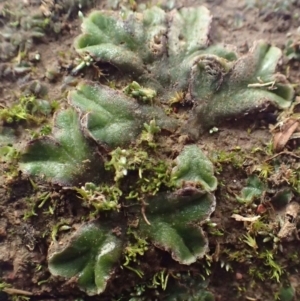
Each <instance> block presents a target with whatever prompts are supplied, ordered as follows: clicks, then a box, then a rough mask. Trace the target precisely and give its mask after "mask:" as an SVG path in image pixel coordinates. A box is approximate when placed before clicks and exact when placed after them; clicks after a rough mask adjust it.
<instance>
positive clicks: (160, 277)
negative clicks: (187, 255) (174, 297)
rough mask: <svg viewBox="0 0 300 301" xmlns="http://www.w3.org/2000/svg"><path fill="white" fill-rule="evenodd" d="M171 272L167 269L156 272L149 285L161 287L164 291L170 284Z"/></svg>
mask: <svg viewBox="0 0 300 301" xmlns="http://www.w3.org/2000/svg"><path fill="white" fill-rule="evenodd" d="M169 276H170V274H168V273H167V272H166V270H161V271H159V272H157V273H155V274H154V276H153V278H152V284H151V286H149V287H150V288H158V287H159V288H161V289H162V290H163V291H165V290H166V288H167V285H168V280H169Z"/></svg>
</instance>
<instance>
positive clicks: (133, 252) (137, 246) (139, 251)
mask: <svg viewBox="0 0 300 301" xmlns="http://www.w3.org/2000/svg"><path fill="white" fill-rule="evenodd" d="M127 234H128V235H131V237H132V240H133V241H134V243H132V242H128V244H127V246H126V248H125V263H123V267H125V268H127V269H129V270H131V271H133V272H135V273H136V274H137V275H138V276H139V277H140V278H142V277H143V272H141V271H140V270H137V269H135V268H133V267H132V266H129V265H130V264H131V263H132V262H138V263H139V259H138V256H143V255H144V254H145V252H146V251H147V250H148V242H147V241H146V240H145V239H143V238H140V237H139V236H138V235H137V233H136V232H135V231H133V230H132V229H131V228H129V229H128V231H127Z"/></svg>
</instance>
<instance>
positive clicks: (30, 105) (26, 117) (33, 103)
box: [0, 95, 52, 124]
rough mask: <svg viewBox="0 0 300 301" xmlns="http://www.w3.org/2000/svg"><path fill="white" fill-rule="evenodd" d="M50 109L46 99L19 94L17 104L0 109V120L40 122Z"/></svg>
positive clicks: (7, 121) (6, 121)
mask: <svg viewBox="0 0 300 301" xmlns="http://www.w3.org/2000/svg"><path fill="white" fill-rule="evenodd" d="M51 111H52V108H51V105H50V104H49V102H48V101H46V100H40V99H36V97H35V96H34V95H28V96H21V97H20V99H19V102H18V103H17V104H15V105H13V106H11V107H9V108H2V109H0V120H2V121H3V122H5V123H13V122H20V121H29V122H34V123H37V124H40V123H41V122H43V121H44V119H45V118H44V117H46V116H48V115H49V114H50V113H51Z"/></svg>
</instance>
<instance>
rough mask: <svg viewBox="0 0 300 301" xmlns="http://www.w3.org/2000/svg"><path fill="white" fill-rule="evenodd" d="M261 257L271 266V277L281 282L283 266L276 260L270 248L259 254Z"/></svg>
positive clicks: (266, 264)
mask: <svg viewBox="0 0 300 301" xmlns="http://www.w3.org/2000/svg"><path fill="white" fill-rule="evenodd" d="M259 258H260V259H262V260H263V262H264V265H265V266H267V267H268V268H270V271H269V273H268V274H269V277H270V278H271V279H275V280H276V281H277V282H280V277H281V275H282V274H283V272H284V271H283V269H282V267H281V266H280V265H279V264H278V263H277V262H276V261H275V260H274V254H273V253H272V251H270V250H265V251H264V252H261V253H260V254H259Z"/></svg>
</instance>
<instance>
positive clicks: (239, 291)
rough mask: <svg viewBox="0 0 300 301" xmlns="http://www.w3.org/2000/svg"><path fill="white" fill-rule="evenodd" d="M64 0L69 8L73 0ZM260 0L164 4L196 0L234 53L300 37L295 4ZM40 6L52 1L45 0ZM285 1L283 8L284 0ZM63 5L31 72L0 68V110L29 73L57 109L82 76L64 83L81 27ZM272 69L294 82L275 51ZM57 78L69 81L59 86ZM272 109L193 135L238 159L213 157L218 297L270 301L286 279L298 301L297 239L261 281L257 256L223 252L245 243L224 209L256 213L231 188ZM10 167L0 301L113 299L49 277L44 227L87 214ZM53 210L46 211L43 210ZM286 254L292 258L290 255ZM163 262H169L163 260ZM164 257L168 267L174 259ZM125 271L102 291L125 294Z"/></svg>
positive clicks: (0, 229) (1, 190) (292, 66)
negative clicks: (276, 272)
mask: <svg viewBox="0 0 300 301" xmlns="http://www.w3.org/2000/svg"><path fill="white" fill-rule="evenodd" d="M20 2H22V3H20ZM54 2H57V1H54ZM69 2H70V3H71V4H70V5H71V6H72V5H73V4H72V3H73V2H72V1H69ZM100 2H101V1H98V2H97V1H95V2H94V3H93V4H91V5H90V6H89V7H88V8H85V9H83V13H84V14H88V12H89V11H90V10H92V9H99V8H102V7H105V5H104V4H103V3H100ZM137 2H138V1H137ZM268 2H269V1H250V0H248V1H239V0H224V1H218V0H216V1H213V0H211V1H192V0H191V1H189V0H187V1H186V0H181V1H173V2H172V3H173V4H172V3H171V1H170V3H169V4H168V5H171V6H175V7H182V6H193V5H198V4H199V3H201V4H203V5H205V6H207V7H208V8H209V9H210V11H211V13H212V15H213V17H214V18H213V24H212V30H211V36H210V39H211V42H212V43H217V42H218V43H226V44H231V45H234V46H235V47H236V48H237V49H238V51H239V52H240V53H241V54H244V53H246V52H247V51H248V50H249V49H250V48H251V47H252V44H253V42H254V41H257V40H260V39H264V40H267V41H268V42H270V43H271V44H273V45H275V46H277V47H279V48H281V49H282V50H283V51H285V45H286V43H287V41H288V40H289V39H291V40H297V39H298V38H299V34H300V29H299V28H300V18H299V16H300V4H297V3H295V4H291V3H290V2H291V1H274V4H273V5H270V4H268ZM45 3H50V4H51V1H45ZM284 3H288V5H286V6H285V5H284ZM8 4H9V8H10V9H11V10H13V11H14V12H15V11H18V10H19V11H21V10H23V11H24V10H26V11H28V13H29V14H33V12H39V13H40V10H41V8H40V4H41V3H40V1H31V0H27V1H25V0H24V1H0V12H1V11H3V9H4V8H5V6H7V5H8ZM14 4H15V6H14ZM50 4H48V6H49V7H51V5H50ZM125 4H126V3H125ZM127 5H128V4H127ZM168 5H167V6H168ZM116 7H118V6H116ZM55 9H57V12H56V11H55ZM68 12H69V10H68V9H66V10H59V8H53V14H54V15H55V16H56V17H55V18H54V19H53V20H52V21H51V22H53V23H55V22H57V23H59V24H60V29H59V33H55V31H54V30H53V28H51V29H50V30H49V31H48V32H47V34H46V35H45V36H44V37H43V38H42V39H38V40H37V39H33V42H32V46H31V47H30V49H29V53H31V54H33V55H35V54H39V55H40V59H39V60H37V61H33V63H32V64H33V65H34V72H31V73H29V74H25V75H15V74H14V73H13V72H8V73H7V74H5V75H3V74H2V76H1V77H0V78H1V81H0V106H1V107H6V106H9V105H11V104H12V103H13V102H15V101H17V99H18V97H17V96H18V95H20V93H22V91H24V89H27V88H28V86H29V85H30V83H31V82H32V81H34V80H38V81H39V82H40V83H41V84H42V85H44V86H45V87H46V88H47V91H48V92H47V94H46V96H45V97H46V98H47V99H50V100H57V101H58V102H59V103H60V104H61V106H64V101H65V97H66V91H67V90H68V89H69V87H72V86H73V85H75V84H76V82H77V81H79V80H80V75H79V76H77V77H76V78H75V80H74V81H72V82H71V83H70V84H69V85H66V84H64V82H66V78H67V76H69V75H70V71H71V70H72V68H74V66H75V65H76V53H75V51H74V49H73V48H72V44H73V41H74V38H75V37H76V36H77V35H78V34H79V33H80V24H81V20H80V19H79V18H78V15H77V12H78V9H77V8H76V7H75V8H74V11H73V12H71V13H70V16H69V17H68V18H67V17H66V15H67V14H68ZM6 22H10V21H9V20H8V18H6V17H4V16H2V17H1V18H0V33H1V31H2V30H3V29H4V27H5V26H6V25H7V24H6ZM0 48H1V46H0ZM17 55H18V51H15V52H14V56H12V57H10V58H9V59H8V60H7V59H3V58H2V59H0V65H1V64H4V63H7V62H10V61H13V60H14V59H16V56H17ZM280 69H281V72H283V73H284V74H286V75H287V77H288V79H289V80H290V81H291V82H292V83H295V84H297V83H298V82H299V72H298V70H299V62H297V61H293V62H289V61H288V59H287V58H286V57H283V59H282V62H281V68H280ZM49 70H51V71H53V73H54V74H55V76H54V78H51V79H49V78H47V71H49ZM0 73H1V71H0ZM48 77H49V76H48ZM63 85H64V86H66V87H67V88H62V86H63ZM297 89H298V87H297V86H296V90H297ZM276 114H277V112H275V115H274V114H273V115H271V117H270V119H268V118H267V117H266V116H264V118H263V120H261V119H260V118H259V116H257V115H255V116H251V117H250V118H249V119H248V120H232V121H229V122H227V123H225V124H223V125H222V126H220V127H219V130H218V132H216V133H214V134H208V133H207V134H204V135H203V137H202V138H201V140H200V142H199V145H200V146H201V148H202V149H203V150H205V152H206V153H207V155H208V156H209V157H212V158H213V155H214V154H215V153H218V152H220V151H224V152H225V153H234V154H235V159H234V160H236V164H234V160H232V159H230V160H229V159H228V161H227V162H226V160H225V161H224V162H221V163H220V162H218V160H215V165H216V171H217V177H218V179H219V182H220V183H221V184H220V185H219V188H218V191H217V192H216V198H217V207H216V211H215V213H214V214H213V217H212V222H215V223H216V224H217V228H218V229H219V230H220V231H221V232H222V233H223V234H222V235H221V236H217V235H211V234H209V241H210V255H211V256H212V257H214V258H215V260H214V261H213V262H212V268H211V275H210V277H209V284H208V290H209V291H211V292H213V293H214V295H215V299H216V300H218V301H225V300H229V301H230V300H232V301H235V300H236V301H238V300H257V301H258V300H264V301H265V300H266V301H273V300H275V296H276V293H277V292H278V291H279V290H280V288H281V287H282V286H285V285H287V286H290V285H291V286H292V287H293V288H294V290H295V291H296V293H295V297H294V300H298V299H299V298H300V277H299V269H300V259H299V258H300V257H298V255H299V247H298V245H299V243H298V242H297V241H296V240H293V241H291V242H286V243H284V244H283V252H279V251H278V252H277V253H276V260H277V261H278V262H279V263H280V265H281V266H283V267H284V271H285V272H284V275H283V277H282V278H281V279H282V280H280V281H279V282H277V281H276V280H274V279H271V277H269V278H266V279H264V280H263V281H261V280H260V279H258V278H257V277H256V278H255V277H254V276H253V274H251V273H250V272H249V270H250V268H253V267H254V269H255V268H256V267H257V269H258V267H259V266H260V265H262V264H263V263H262V261H261V260H258V259H257V258H255V256H254V255H253V254H254V253H253V252H251V251H249V252H246V253H245V255H244V256H240V258H238V259H232V257H230V253H231V255H232V254H233V253H234V252H237V251H241V250H243V248H247V246H246V247H245V244H244V243H243V235H244V234H246V233H247V231H246V227H245V226H246V225H245V224H244V223H242V222H238V221H235V220H234V219H232V218H231V215H232V214H233V213H234V212H236V211H239V212H244V214H255V213H256V211H255V210H256V208H251V207H244V206H242V205H241V204H239V203H238V202H237V201H236V195H239V194H240V192H241V189H242V188H243V187H244V186H245V185H246V181H247V178H248V176H249V168H248V167H249V166H253V165H255V164H254V163H255V162H258V163H259V162H262V161H263V160H265V159H266V158H267V157H268V154H266V153H264V152H261V153H259V152H258V154H257V156H256V157H255V158H253V156H251V155H250V154H251V151H253V150H254V149H266V148H267V147H268V144H269V142H270V141H271V139H272V135H271V133H270V130H269V125H270V124H272V123H274V119H275V120H276ZM274 116H275V117H274ZM26 128H27V129H29V130H30V129H31V128H30V126H28V124H21V125H18V128H17V129H16V130H17V131H18V132H19V133H20V135H19V141H18V142H17V143H18V145H19V147H20V148H21V146H22V145H23V144H24V143H25V142H26V140H28V139H29V135H28V134H26V133H27V132H26V131H25V129H26ZM24 131H25V133H24ZM239 158H240V159H239ZM212 160H213V159H212ZM283 160H284V161H285V163H287V162H290V160H291V158H289V157H284V159H283ZM295 161H297V160H295ZM253 162H254V163H253ZM8 174H9V166H8V164H6V163H5V162H4V163H2V164H1V166H0V280H1V282H3V283H4V282H5V283H7V284H9V285H11V287H12V288H13V289H15V291H14V290H12V291H9V290H8V291H6V292H1V282H0V301H2V300H3V301H4V300H9V299H10V300H24V299H22V298H21V297H20V299H16V298H15V299H13V298H14V297H16V296H23V297H25V298H26V297H28V298H30V300H40V299H43V300H112V297H111V295H110V294H108V295H107V296H106V295H103V296H97V297H89V298H88V297H86V296H85V295H84V294H82V293H81V292H80V291H79V290H78V289H77V288H74V286H73V285H72V283H67V284H66V283H65V281H64V280H63V279H57V278H54V277H52V276H51V275H50V273H49V271H48V269H47V250H48V247H49V245H50V244H51V240H52V239H51V229H52V228H53V227H54V226H55V225H56V224H57V223H58V222H61V221H62V220H64V221H65V222H66V223H69V224H72V225H76V224H79V223H80V220H81V216H83V215H86V214H87V211H86V209H84V208H82V206H81V203H80V201H79V200H78V199H77V198H75V196H74V194H69V193H68V192H66V191H62V190H61V188H60V187H56V186H51V187H49V185H48V184H45V183H43V182H42V181H41V182H38V183H36V184H37V185H39V187H41V188H40V189H39V190H38V191H37V190H35V187H34V186H33V185H32V184H31V183H30V181H29V180H28V179H27V178H26V177H24V176H22V175H21V174H19V175H14V177H12V179H11V178H10V177H8V176H7V175H8ZM45 191H47V192H49V191H50V193H51V197H50V201H49V202H48V203H47V204H46V205H45V206H43V207H41V208H39V206H38V205H37V204H40V199H41V195H42V194H43V192H45ZM35 202H36V203H35ZM53 208H54V211H51V210H53ZM33 211H34V214H33V215H32V216H31V215H30V212H31V213H32V212H33ZM260 243H261V242H260ZM228 250H229V251H228ZM228 252H229V254H228ZM255 252H256V251H255ZM293 254H296V255H297V256H296V257H295V256H294V257H293V256H292V255H293ZM153 256H154V257H155V256H157V258H160V259H161V257H164V258H165V257H167V255H166V254H160V253H159V254H157V253H156V255H153ZM299 256H300V255H299ZM154 257H152V259H151V256H150V255H149V256H146V257H145V259H144V261H145V265H148V266H149V262H151V260H153V258H154ZM164 260H165V261H167V262H169V261H170V259H169V258H165V259H164ZM147 261H148V262H147ZM154 261H155V260H154ZM172 264H174V265H175V263H171V265H172ZM199 264H200V265H201V263H199ZM227 264H228V265H227ZM123 277H124V278H122V281H123V283H122V281H121V283H119V282H120V280H117V281H116V283H110V284H109V290H110V291H114V292H115V294H116V295H117V294H119V293H120V294H121V293H123V294H124V290H123V291H122V289H123V288H124V287H125V296H129V292H128V290H127V289H126V284H127V283H128V284H129V283H131V284H133V286H134V283H135V281H138V279H137V278H136V277H133V276H127V275H125V276H123ZM118 281H119V282H118ZM129 286H130V285H129ZM131 286H132V285H131ZM18 290H19V291H18ZM126 290H127V291H126ZM126 294H127V295H126ZM149 298H150V299H149V300H155V298H154V297H149ZM129 299H130V297H127V299H126V297H125V299H122V300H129Z"/></svg>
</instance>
